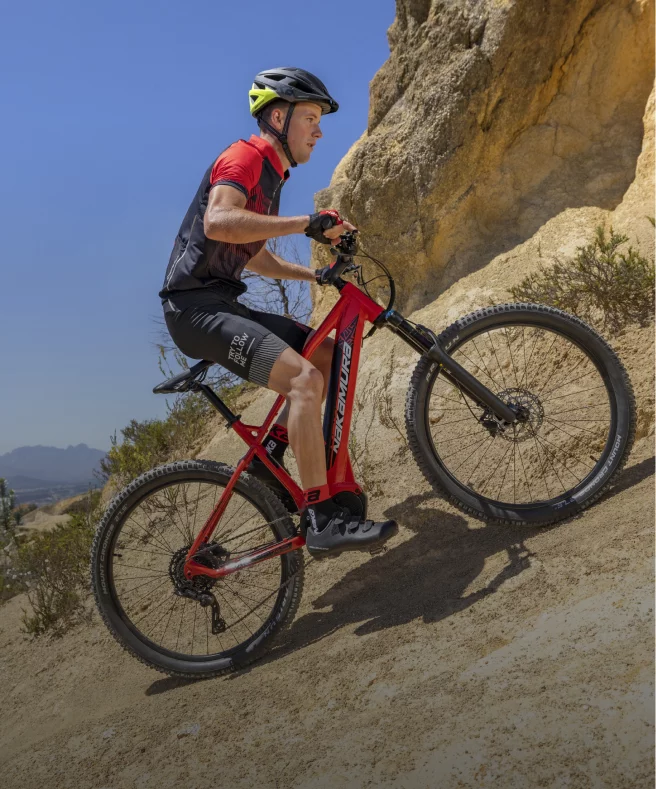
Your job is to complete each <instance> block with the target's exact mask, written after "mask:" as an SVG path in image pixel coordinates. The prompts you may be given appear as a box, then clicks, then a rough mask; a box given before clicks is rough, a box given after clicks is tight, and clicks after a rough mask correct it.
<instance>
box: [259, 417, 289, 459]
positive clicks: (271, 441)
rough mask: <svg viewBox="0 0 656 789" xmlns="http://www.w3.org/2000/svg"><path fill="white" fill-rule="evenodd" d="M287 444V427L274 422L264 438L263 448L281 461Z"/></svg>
mask: <svg viewBox="0 0 656 789" xmlns="http://www.w3.org/2000/svg"><path fill="white" fill-rule="evenodd" d="M288 446H289V436H288V435H287V428H286V427H283V426H282V425H279V424H278V423H276V424H275V425H273V427H272V428H271V430H269V433H268V435H267V437H266V438H265V439H264V448H265V449H266V451H267V452H268V453H269V455H271V457H272V458H274V459H275V460H277V461H281V460H282V456H283V455H284V454H285V450H286V449H287V447H288Z"/></svg>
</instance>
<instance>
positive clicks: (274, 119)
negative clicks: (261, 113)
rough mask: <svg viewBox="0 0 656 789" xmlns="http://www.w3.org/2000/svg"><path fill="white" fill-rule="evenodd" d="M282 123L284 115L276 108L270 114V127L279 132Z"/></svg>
mask: <svg viewBox="0 0 656 789" xmlns="http://www.w3.org/2000/svg"><path fill="white" fill-rule="evenodd" d="M284 122H285V113H284V112H283V111H282V110H281V109H280V108H279V107H276V109H275V110H274V111H273V112H272V113H271V125H272V126H274V127H275V128H276V129H278V130H279V131H281V130H282V127H283V124H284Z"/></svg>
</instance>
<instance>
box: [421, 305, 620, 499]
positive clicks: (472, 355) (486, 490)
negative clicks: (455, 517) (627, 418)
mask: <svg viewBox="0 0 656 789" xmlns="http://www.w3.org/2000/svg"><path fill="white" fill-rule="evenodd" d="M449 352H450V354H451V355H452V356H453V358H454V359H455V360H456V361H458V362H459V363H460V364H461V365H462V366H463V367H465V368H466V369H467V370H469V372H471V373H472V374H473V375H475V376H476V377H478V378H479V379H480V380H481V381H482V382H483V383H485V385H486V386H488V387H489V388H490V389H491V390H492V391H494V393H495V394H497V396H499V397H500V398H501V399H502V400H503V401H504V402H506V403H508V404H511V405H514V406H518V407H521V408H522V409H523V411H524V413H525V419H524V421H522V422H521V423H519V424H517V425H513V426H510V427H503V426H502V425H498V424H495V420H494V418H493V416H492V415H491V414H489V413H487V412H486V410H485V409H484V408H482V407H478V406H476V405H475V404H474V403H473V402H472V401H471V400H470V399H469V398H467V397H466V396H465V395H464V394H463V392H462V391H461V390H460V389H459V388H458V387H454V386H453V385H451V384H450V383H449V382H448V381H447V380H446V379H445V378H443V377H442V376H437V375H436V376H435V377H434V380H433V381H432V384H431V386H430V387H429V391H428V402H427V408H426V422H427V424H426V430H427V435H428V437H429V441H430V443H431V446H432V451H433V453H434V455H435V457H436V459H437V460H438V462H439V463H440V465H441V466H442V468H443V469H444V471H445V472H446V473H447V474H448V475H449V476H450V477H451V478H452V479H453V480H454V481H455V482H456V483H457V484H458V485H459V486H461V487H462V488H464V489H465V491H467V492H469V493H471V494H472V495H474V496H476V497H477V498H478V499H479V500H483V501H485V502H487V503H488V504H489V505H491V506H493V507H494V508H496V509H504V508H509V509H512V510H514V511H516V512H521V511H522V510H525V511H529V510H534V509H535V508H536V507H542V506H554V504H556V503H557V502H559V501H563V500H567V499H569V498H571V497H572V496H575V495H576V494H577V492H579V491H582V490H584V489H585V487H586V485H588V483H589V482H590V481H591V480H593V479H594V478H595V477H596V476H597V475H598V473H599V471H600V469H601V468H602V467H603V465H604V463H605V461H606V459H607V457H608V455H609V453H610V452H611V451H612V449H613V439H614V436H615V427H616V402H615V395H614V392H613V389H612V386H611V384H610V380H609V376H608V374H607V371H606V369H605V367H604V366H603V365H602V364H601V362H600V361H599V360H598V359H597V358H595V356H594V355H593V354H592V353H590V351H589V350H587V349H586V348H584V347H583V346H582V345H581V344H580V343H579V342H577V341H576V340H575V339H574V338H573V337H572V336H571V334H570V333H566V332H565V331H562V330H558V329H557V328H555V327H554V326H546V325H545V324H544V323H532V322H531V320H530V318H526V319H524V320H522V319H515V321H513V322H505V323H503V324H499V325H491V326H487V327H482V328H480V329H479V330H478V331H474V332H473V333H471V334H468V335H466V336H464V337H463V338H462V339H461V340H459V341H458V342H456V343H455V344H454V345H453V346H452V347H451V349H450V351H449Z"/></svg>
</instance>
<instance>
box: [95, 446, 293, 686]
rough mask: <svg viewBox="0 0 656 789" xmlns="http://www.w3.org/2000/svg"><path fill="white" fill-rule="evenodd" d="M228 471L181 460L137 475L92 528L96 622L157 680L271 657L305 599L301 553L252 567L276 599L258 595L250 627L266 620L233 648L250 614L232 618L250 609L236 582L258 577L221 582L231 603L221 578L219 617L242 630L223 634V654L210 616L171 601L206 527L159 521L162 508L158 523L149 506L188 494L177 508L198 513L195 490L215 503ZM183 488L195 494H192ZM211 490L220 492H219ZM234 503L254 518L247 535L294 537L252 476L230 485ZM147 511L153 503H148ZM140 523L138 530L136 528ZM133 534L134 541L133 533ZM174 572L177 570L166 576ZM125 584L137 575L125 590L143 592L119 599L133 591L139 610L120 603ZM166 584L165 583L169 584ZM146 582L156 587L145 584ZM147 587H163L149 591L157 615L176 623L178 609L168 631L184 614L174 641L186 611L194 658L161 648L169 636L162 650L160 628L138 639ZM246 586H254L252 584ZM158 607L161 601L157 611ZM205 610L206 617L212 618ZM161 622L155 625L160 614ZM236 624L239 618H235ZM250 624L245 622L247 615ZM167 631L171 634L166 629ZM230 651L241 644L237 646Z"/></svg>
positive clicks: (216, 587) (212, 672) (286, 518)
mask: <svg viewBox="0 0 656 789" xmlns="http://www.w3.org/2000/svg"><path fill="white" fill-rule="evenodd" d="M233 471H234V469H233V468H231V467H230V466H226V465H224V464H223V463H215V462H211V461H207V460H185V461H178V462H176V463H171V464H168V465H165V466H159V467H157V468H154V469H152V470H151V471H148V472H146V473H145V474H142V475H141V476H140V477H138V478H137V479H135V480H134V481H133V482H132V483H130V485H128V486H127V487H126V488H125V489H124V490H122V491H121V492H120V493H119V494H117V496H116V497H115V498H114V499H113V500H112V501H111V502H110V504H109V506H108V508H107V510H106V512H105V514H104V516H103V518H102V520H101V522H100V524H99V526H98V530H97V532H96V535H95V538H94V541H93V546H92V549H91V585H92V588H93V592H94V596H95V599H96V603H97V606H98V610H99V612H100V615H101V617H102V619H103V621H104V622H105V624H106V625H107V627H108V629H109V631H110V632H111V634H112V635H113V636H114V638H115V639H116V640H117V641H118V642H119V644H120V645H121V646H122V647H123V648H124V649H125V650H126V651H127V652H129V653H130V654H131V655H133V656H134V657H136V658H137V659H138V660H140V661H141V662H142V663H145V664H146V665H148V666H150V667H152V668H154V669H156V670H157V671H162V672H164V673H166V674H170V675H172V676H178V677H190V678H208V677H216V676H219V675H221V674H225V673H228V672H230V671H235V670H237V669H240V668H243V667H244V666H247V665H249V664H250V663H252V662H253V661H255V660H257V659H258V658H259V657H260V656H261V655H262V654H263V653H264V651H266V649H268V647H269V646H270V644H271V642H272V641H273V639H274V638H275V637H276V636H277V635H279V633H280V632H281V631H282V630H283V629H284V627H285V626H286V625H287V624H288V623H290V622H291V620H292V619H293V617H294V615H295V613H296V610H297V608H298V605H299V603H300V599H301V593H302V590H303V553H302V551H300V550H297V551H293V552H290V553H286V554H284V555H282V556H280V557H278V558H272V559H269V560H267V561H266V562H262V563H261V564H260V565H256V566H255V568H263V567H264V565H266V566H267V568H268V572H270V573H271V575H270V576H268V578H270V579H272V581H271V588H272V589H273V590H274V591H273V592H272V593H271V594H270V595H269V596H266V593H262V592H260V595H261V596H262V597H264V599H265V603H264V604H262V605H261V607H260V608H259V609H258V608H257V607H256V608H255V609H254V610H255V611H256V613H255V614H253V621H256V617H257V619H259V620H264V621H262V624H261V626H260V625H259V622H258V623H257V624H256V625H254V626H253V629H255V628H257V629H255V632H254V633H252V635H251V636H250V637H246V638H244V640H243V641H241V642H240V641H239V639H240V638H242V636H243V634H244V633H245V632H246V631H245V630H244V629H243V628H244V620H246V615H242V612H241V611H236V610H235V609H236V608H238V606H239V605H240V604H239V602H238V600H240V599H241V600H243V601H246V600H248V599H249V598H248V596H247V595H248V594H249V593H248V592H244V587H243V585H242V586H240V580H239V577H241V576H243V579H242V581H241V583H242V584H244V583H245V584H246V585H247V586H246V589H248V584H249V583H250V581H251V580H252V579H253V578H255V579H257V578H258V576H257V573H256V572H255V575H254V576H253V575H248V574H249V573H251V574H252V573H253V572H254V570H255V568H252V569H246V570H241V571H239V572H238V573H235V574H233V575H231V576H228V577H227V578H228V579H231V580H230V581H229V588H230V594H231V595H233V594H235V592H234V591H233V590H234V589H235V588H236V589H237V592H236V594H237V597H236V598H235V597H230V598H229V597H227V595H228V592H227V591H223V592H222V590H221V582H222V581H221V579H220V580H219V581H217V582H216V583H215V584H211V590H212V591H213V592H216V598H217V600H218V599H219V596H220V595H222V594H225V595H226V598H225V599H226V600H231V601H232V602H230V603H229V604H230V608H227V607H226V609H225V610H226V618H227V617H228V615H229V614H230V613H231V611H230V609H232V611H233V612H234V620H235V625H239V624H241V629H239V627H237V626H236V627H235V630H234V631H233V633H232V635H233V639H232V641H230V640H229V637H228V634H229V631H230V628H228V631H226V633H224V634H223V635H224V636H225V638H226V642H227V644H228V645H229V647H228V648H223V642H222V641H221V642H218V638H219V636H216V635H214V631H213V629H212V628H211V627H209V624H207V618H208V609H207V608H202V607H201V606H200V603H198V602H196V601H195V600H189V599H186V598H184V597H180V596H176V595H175V584H174V579H175V578H177V575H176V573H175V568H177V567H178V565H179V563H180V557H181V558H182V559H184V554H185V552H184V547H185V545H186V546H187V547H188V545H190V544H191V543H192V542H193V538H194V537H195V536H196V534H197V533H198V531H200V528H201V526H202V523H203V522H204V521H202V519H199V520H198V522H197V523H196V519H195V517H194V523H193V526H192V524H191V523H190V522H189V520H190V519H189V520H188V521H187V523H186V524H185V521H184V519H183V518H182V517H181V518H180V520H178V519H177V517H173V516H172V517H171V518H170V519H169V520H168V521H167V518H166V510H164V517H162V509H161V508H160V510H159V515H157V514H155V516H154V517H149V516H152V514H153V512H155V513H157V510H156V509H155V508H153V505H152V502H153V500H154V499H156V497H157V496H160V495H163V496H164V497H166V491H174V492H175V491H177V490H178V489H181V490H182V491H188V490H190V491H191V493H190V495H189V496H187V495H186V493H185V494H184V495H183V496H181V497H180V500H181V501H182V503H184V504H188V503H193V502H194V499H195V503H196V510H197V509H198V500H199V499H200V498H201V496H200V494H201V490H203V491H206V490H209V491H210V493H211V494H212V495H216V496H218V495H220V493H221V492H222V488H224V487H225V486H226V485H227V483H228V481H229V480H230V478H231V476H232V473H233ZM189 486H192V487H191V488H189ZM193 486H197V487H193ZM202 486H203V487H202ZM214 488H216V491H215V492H214ZM196 490H198V494H196ZM162 491H164V493H162ZM176 495H177V493H176ZM235 496H237V499H236V502H237V504H236V506H235V508H234V509H233V511H236V509H237V506H241V507H242V508H243V507H246V511H247V512H251V511H252V513H253V515H252V516H251V519H250V520H251V522H250V523H248V524H247V526H248V528H250V527H251V526H252V525H255V526H257V525H258V523H260V522H261V524H262V526H261V528H262V529H263V530H264V531H265V533H266V534H269V536H268V538H267V540H268V541H270V540H271V538H272V537H273V539H276V540H282V539H285V538H287V537H291V536H293V535H294V533H295V528H294V524H293V522H292V519H291V517H290V515H289V513H288V512H287V510H285V508H284V507H283V506H282V504H281V502H280V501H279V499H278V498H277V497H276V496H274V495H273V493H272V492H271V491H270V490H269V489H268V488H267V487H266V486H265V485H263V484H262V483H261V482H259V481H258V480H256V479H255V478H254V477H252V476H250V475H248V474H245V473H244V474H242V475H241V476H240V478H239V480H238V481H237V484H236V485H235V488H234V491H233V499H234V498H235ZM203 498H206V496H205V493H203ZM242 500H243V503H242ZM148 502H151V503H150V504H148ZM231 503H232V499H231ZM231 503H229V505H228V507H230V506H231ZM140 505H141V507H142V509H141V510H139V507H140ZM174 506H175V507H176V508H177V506H178V504H177V500H175V504H174ZM209 506H210V509H206V510H205V512H210V511H211V506H212V505H209ZM249 508H250V509H249ZM140 512H143V513H145V517H143V516H142V515H140V514H139V513H140ZM176 512H177V510H176ZM224 518H225V516H224ZM224 518H222V519H221V520H220V521H219V525H218V526H217V530H216V532H215V534H221V535H223V534H224V529H225V521H224ZM140 519H141V520H140ZM140 523H141V525H139V524H140ZM128 524H134V525H136V528H137V529H139V531H136V530H135V528H134V525H128ZM144 526H145V527H146V528H144ZM228 528H229V527H228ZM123 529H125V532H123ZM167 529H168V531H167ZM131 530H132V533H130V532H131ZM178 532H179V533H180V536H179V537H178V536H176V535H177V533H178ZM246 533H247V532H246V531H244V532H243V534H246ZM271 533H272V534H271ZM230 534H231V532H230V531H228V536H229V535H230ZM237 534H238V536H237V537H236V538H234V537H233V538H232V539H236V540H238V541H241V544H242V545H243V539H242V533H240V532H239V530H238V529H237ZM137 538H138V539H137ZM213 539H215V538H213ZM237 547H239V545H238V546H237ZM169 551H170V553H169ZM116 557H120V558H121V560H124V559H125V558H127V559H129V561H128V562H123V563H122V564H117V562H116ZM159 557H163V558H159ZM169 557H170V558H169ZM276 565H277V566H278V567H279V568H280V571H279V573H278V572H276V571H275V566H276ZM117 567H122V568H123V569H121V570H120V571H117V574H118V577H116V576H115V571H116V568H117ZM135 567H136V569H137V571H138V572H139V574H138V575H134V569H129V568H135ZM171 568H174V569H173V570H172V569H171ZM124 575H131V576H134V577H128V578H127V582H128V583H131V582H136V583H137V584H141V586H139V585H136V586H134V585H133V586H132V589H127V590H126V592H125V594H126V595H127V594H128V593H132V592H133V591H134V590H135V589H139V590H140V591H139V593H138V597H139V600H137V603H139V604H140V605H141V607H138V606H132V603H131V601H130V605H128V603H127V602H126V600H127V597H122V594H124V592H123V591H122V588H123V587H122V581H126V578H122V577H121V576H124ZM169 575H170V576H171V578H169ZM149 578H150V579H155V580H151V581H149V580H148V579H149ZM117 582H118V587H119V588H118V589H117ZM149 583H151V584H159V585H160V586H159V591H157V592H156V593H155V592H153V595H154V596H153V601H154V602H153V604H152V609H153V610H154V609H155V608H157V607H158V606H162V602H163V603H164V606H163V607H160V611H165V612H166V610H167V607H168V606H169V605H171V614H170V616H169V619H172V618H173V614H174V610H175V619H174V625H175V626H174V628H173V631H175V627H177V616H178V615H179V614H180V612H181V611H183V613H182V614H181V619H180V626H179V630H178V635H179V634H180V632H181V631H183V618H184V617H185V615H186V614H185V613H184V610H185V609H184V606H187V608H188V610H189V611H190V613H189V615H188V617H187V620H186V621H185V628H184V630H189V629H190V628H189V622H190V621H191V617H192V616H193V627H194V630H193V632H192V635H191V650H190V651H191V654H185V653H184V651H180V650H179V649H178V644H177V642H176V648H175V649H173V648H172V647H171V646H169V647H166V646H165V644H164V636H166V635H167V633H166V630H165V631H164V636H163V637H162V638H161V639H160V640H161V641H162V643H158V639H157V638H156V637H155V634H156V633H158V632H160V631H161V628H153V631H152V633H149V632H143V631H144V630H145V627H144V626H143V625H139V622H140V620H141V618H142V617H143V616H144V615H142V613H141V612H142V610H144V607H143V605H144V604H142V603H141V599H142V598H141V594H142V587H144V588H146V593H148V590H149V588H152V587H148V584H149ZM278 583H279V584H280V585H279V587H278V588H277V590H276V589H275V587H276V585H277V584H278ZM251 586H255V585H254V584H251ZM225 588H226V589H227V588H228V587H227V586H226V587H225ZM256 588H257V587H256ZM155 589H158V587H157V586H155ZM267 591H268V587H267ZM240 592H241V594H240ZM250 594H251V595H255V594H257V592H256V591H255V589H253V590H252V591H251V593H250ZM160 599H161V600H162V602H160ZM223 599H224V598H223V597H221V598H220V600H221V603H222V605H223ZM148 605H151V603H150V602H149V603H148ZM131 606H132V607H131ZM176 606H177V608H176ZM265 606H266V607H265ZM146 610H147V608H146ZM209 610H210V611H211V609H209ZM134 612H136V614H135V613H134ZM149 615H150V614H148V613H147V614H146V616H149ZM157 616H159V612H158V613H157ZM240 616H241V619H240V618H239V617H240ZM248 616H251V615H250V614H248ZM265 617H266V618H265ZM197 620H198V625H197ZM210 621H211V617H210ZM246 621H251V620H246ZM166 626H167V628H168V627H169V625H168V622H166ZM197 626H198V633H199V635H198V638H197V640H196V641H194V638H195V637H196V627H197ZM201 628H205V629H207V644H208V647H207V650H206V654H204V655H203V654H199V652H198V647H199V646H200V652H201V653H202V650H203V646H204V641H205V639H204V638H203V637H202V635H203V633H204V632H205V630H203V631H202V633H201ZM249 630H250V628H249ZM169 632H171V630H170V629H169ZM235 633H236V634H237V637H236V638H235V637H234V634H235ZM199 642H200V643H199ZM234 642H238V643H236V644H235V643H234ZM215 643H216V644H218V643H221V648H220V649H219V648H217V649H216V650H215V651H212V650H213V649H214V646H211V647H210V644H213V645H214V644H215ZM183 646H184V644H181V645H180V647H181V649H182V647H183ZM195 647H196V650H195ZM194 651H196V654H194Z"/></svg>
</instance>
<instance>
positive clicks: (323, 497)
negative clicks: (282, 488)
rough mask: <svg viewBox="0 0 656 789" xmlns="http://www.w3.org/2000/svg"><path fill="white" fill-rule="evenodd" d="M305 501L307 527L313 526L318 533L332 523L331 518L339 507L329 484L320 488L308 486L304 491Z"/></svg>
mask: <svg viewBox="0 0 656 789" xmlns="http://www.w3.org/2000/svg"><path fill="white" fill-rule="evenodd" d="M303 501H304V502H305V510H304V513H303V514H304V520H305V523H306V528H312V530H313V531H314V532H316V533H317V534H318V533H319V532H321V531H323V530H324V529H325V528H326V526H327V525H328V524H329V523H330V519H331V518H332V516H333V515H334V514H335V512H336V511H337V510H338V509H339V507H338V506H337V504H335V502H334V501H333V499H332V497H331V495H330V493H329V492H328V485H321V486H320V487H318V488H307V489H306V490H304V491H303Z"/></svg>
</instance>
